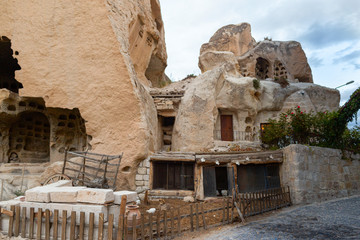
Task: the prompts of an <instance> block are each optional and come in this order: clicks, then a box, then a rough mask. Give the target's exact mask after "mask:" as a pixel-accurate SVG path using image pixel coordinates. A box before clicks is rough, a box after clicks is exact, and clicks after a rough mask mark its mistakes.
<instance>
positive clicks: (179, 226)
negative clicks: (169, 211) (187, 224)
mask: <svg viewBox="0 0 360 240" xmlns="http://www.w3.org/2000/svg"><path fill="white" fill-rule="evenodd" d="M177 219H178V224H177V233H178V234H180V233H181V215H180V208H178V209H177Z"/></svg>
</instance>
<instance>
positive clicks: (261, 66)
mask: <svg viewBox="0 0 360 240" xmlns="http://www.w3.org/2000/svg"><path fill="white" fill-rule="evenodd" d="M269 66H270V64H269V62H268V60H266V59H265V58H262V57H258V58H257V59H256V69H255V73H256V78H258V79H266V78H269V77H270V76H269Z"/></svg>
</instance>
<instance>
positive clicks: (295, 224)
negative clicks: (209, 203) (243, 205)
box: [199, 196, 360, 240]
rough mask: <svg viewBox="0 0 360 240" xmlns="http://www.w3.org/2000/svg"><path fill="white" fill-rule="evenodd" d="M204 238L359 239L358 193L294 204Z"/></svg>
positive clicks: (212, 239)
mask: <svg viewBox="0 0 360 240" xmlns="http://www.w3.org/2000/svg"><path fill="white" fill-rule="evenodd" d="M199 239H201V238H199ZM206 239H207V240H220V239H224V240H225V239H226V240H230V239H360V196H356V197H351V198H346V199H340V200H333V201H328V202H324V203H317V204H312V205H307V206H301V207H297V208H295V209H292V210H289V211H286V212H282V213H280V214H278V215H276V216H272V217H268V218H266V219H264V220H261V221H257V222H252V223H249V224H247V225H245V226H244V225H238V226H235V227H233V228H230V229H224V230H221V231H220V232H216V233H214V234H212V235H210V236H207V237H206Z"/></svg>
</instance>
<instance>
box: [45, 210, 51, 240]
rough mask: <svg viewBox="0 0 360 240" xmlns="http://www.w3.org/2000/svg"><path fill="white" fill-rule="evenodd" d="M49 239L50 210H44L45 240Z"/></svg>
mask: <svg viewBox="0 0 360 240" xmlns="http://www.w3.org/2000/svg"><path fill="white" fill-rule="evenodd" d="M49 239H50V210H49V209H46V210H45V240H49Z"/></svg>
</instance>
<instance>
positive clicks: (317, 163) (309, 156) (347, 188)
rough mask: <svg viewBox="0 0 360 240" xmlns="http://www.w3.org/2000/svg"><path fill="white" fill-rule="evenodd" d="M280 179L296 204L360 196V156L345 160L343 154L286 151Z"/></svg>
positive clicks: (304, 149) (312, 149)
mask: <svg viewBox="0 0 360 240" xmlns="http://www.w3.org/2000/svg"><path fill="white" fill-rule="evenodd" d="M283 152H284V161H283V163H282V165H281V168H280V178H281V182H282V184H283V185H284V186H286V185H288V186H290V190H291V199H292V201H293V203H294V204H301V203H312V202H319V201H325V200H329V199H334V198H339V197H347V196H352V195H356V194H360V155H354V154H353V155H351V156H348V157H350V159H346V160H345V159H343V154H342V152H341V150H337V149H330V148H320V147H308V146H304V145H290V146H288V147H286V148H284V150H283Z"/></svg>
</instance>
